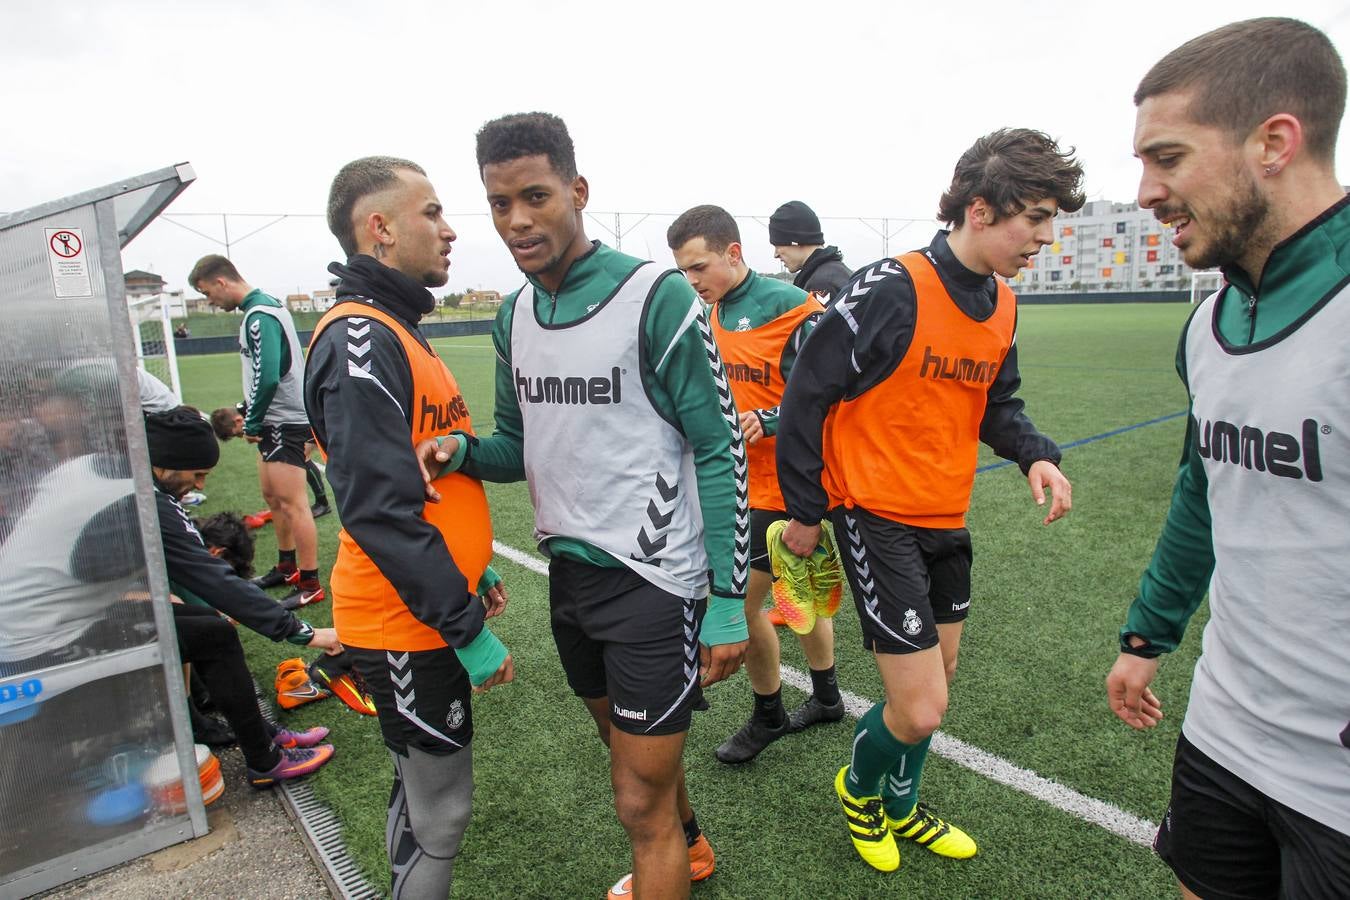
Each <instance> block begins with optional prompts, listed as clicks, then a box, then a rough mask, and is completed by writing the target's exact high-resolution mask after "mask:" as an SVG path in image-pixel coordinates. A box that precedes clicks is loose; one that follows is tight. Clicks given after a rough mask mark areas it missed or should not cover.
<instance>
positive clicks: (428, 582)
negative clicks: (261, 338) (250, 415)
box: [305, 320, 505, 683]
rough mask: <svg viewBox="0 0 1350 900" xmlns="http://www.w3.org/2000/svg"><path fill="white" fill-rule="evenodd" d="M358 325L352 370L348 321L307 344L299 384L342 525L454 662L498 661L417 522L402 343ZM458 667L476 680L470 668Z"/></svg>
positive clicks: (474, 602)
mask: <svg viewBox="0 0 1350 900" xmlns="http://www.w3.org/2000/svg"><path fill="white" fill-rule="evenodd" d="M362 324H363V326H364V325H367V324H368V325H370V329H369V332H366V334H368V336H369V340H370V347H369V349H368V350H366V351H364V353H363V356H362V358H361V359H360V360H359V365H358V364H356V363H357V362H358V361H357V360H349V359H348V352H347V347H348V343H349V342H348V340H347V329H348V327H349V326H348V324H347V321H346V320H343V321H337V322H334V323H332V324H331V325H329V326H328V328H327V329H326V330H325V331H324V332H323V333H322V334H321V335H320V336H319V340H318V341H316V342H315V344H314V346H313V348H312V350H311V352H310V361H309V365H308V366H307V371H306V377H305V408H306V410H307V412H308V414H309V418H310V422H311V424H312V425H313V427H314V431H315V435H316V437H318V439H319V442H320V444H321V446H322V447H323V449H324V452H325V453H326V454H327V456H328V471H327V475H328V481H329V483H330V484H331V485H332V487H333V496H334V498H335V499H336V501H337V505H338V511H339V515H340V516H341V518H342V526H343V528H345V529H346V531H347V533H348V534H350V535H351V537H352V539H353V540H354V541H356V543H357V544H358V545H359V546H360V547H361V549H362V550H363V551H364V552H365V553H366V555H368V556H369V557H370V559H371V560H372V561H373V562H374V563H375V565H376V566H377V567H378V568H379V570H380V572H381V573H382V574H383V575H384V577H385V578H387V579H388V580H389V582H390V583H391V584H392V585H393V586H394V589H395V590H396V591H398V595H399V597H400V598H401V599H402V600H403V602H404V603H405V604H407V606H408V609H409V610H410V611H411V612H412V614H413V616H414V617H415V618H416V619H417V620H418V621H420V622H422V623H423V624H425V625H427V626H428V627H430V628H434V629H435V630H436V631H437V632H439V633H440V635H441V637H442V638H443V639H444V640H445V642H446V643H447V644H449V645H450V646H451V647H453V648H455V649H456V650H457V651H460V652H461V659H463V658H464V655H463V654H464V653H465V652H468V653H471V654H479V653H480V651H481V652H483V653H488V651H491V653H490V655H496V656H499V657H504V656H505V648H502V647H501V644H500V643H499V642H497V641H496V638H494V637H493V636H492V634H491V632H489V631H487V629H485V628H484V627H483V613H484V609H483V603H482V602H481V601H480V600H479V599H478V597H477V596H475V595H474V594H473V593H472V591H471V588H472V587H473V586H471V585H469V584H468V583H467V581H466V579H465V576H464V574H463V573H462V572H461V571H460V570H459V568H458V566H456V565H455V561H454V559H453V557H452V556H451V554H450V553H449V551H448V550H447V548H446V545H445V539H444V538H443V537H442V536H441V533H440V532H439V531H438V530H437V529H436V528H435V526H433V525H432V524H430V523H429V522H427V521H426V519H424V518H423V516H422V508H423V482H422V475H421V470H420V469H419V468H418V465H417V460H416V458H415V457H414V456H413V453H412V448H411V446H410V443H409V441H410V434H411V426H410V424H409V423H410V419H409V418H408V409H409V407H410V404H411V400H412V381H411V376H410V374H409V369H408V363H407V360H406V358H405V357H404V355H403V348H402V345H401V344H400V343H399V340H398V338H397V337H395V336H394V334H393V333H392V332H390V331H389V329H388V328H387V327H386V326H384V325H383V324H381V323H378V322H374V321H370V320H367V321H366V322H364V323H362ZM367 363H368V366H367ZM489 645H490V646H489ZM498 651H500V653H498ZM475 659H476V656H475ZM479 662H480V663H482V664H483V665H486V662H483V661H482V660H479ZM498 664H500V659H498ZM465 667H466V668H469V669H470V674H471V675H473V674H475V667H474V666H471V665H470V663H469V661H466V662H465ZM491 668H492V669H494V670H495V669H496V666H495V665H494V666H492V667H491ZM476 683H477V682H476Z"/></svg>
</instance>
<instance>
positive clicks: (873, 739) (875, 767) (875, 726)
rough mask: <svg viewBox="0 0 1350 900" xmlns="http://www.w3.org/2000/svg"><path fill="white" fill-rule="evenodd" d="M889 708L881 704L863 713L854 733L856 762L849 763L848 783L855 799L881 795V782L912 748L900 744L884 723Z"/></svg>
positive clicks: (854, 756)
mask: <svg viewBox="0 0 1350 900" xmlns="http://www.w3.org/2000/svg"><path fill="white" fill-rule="evenodd" d="M885 706H886V704H885V703H884V702H882V703H878V704H877V705H875V706H873V707H872V708H871V709H869V710H868V711H867V712H865V713H863V717H862V718H861V719H859V720H858V725H857V727H856V728H854V729H853V758H852V759H851V760H849V766H848V775H847V776H846V777H845V779H844V781H845V782H846V786H847V787H848V791H849V793H850V794H852V795H853V796H855V797H875V796H877V795H878V794H879V793H881V790H880V785H881V779H882V778H883V777H884V776H885V774H886V773H887V772H889V771H890V770H891V769H892V768H894V767H895V765H896V763H898V762H899V760H900V758H901V757H902V756H903V755H904V754H905V752H906V751H907V750H909V745H908V744H903V743H901V742H900V741H899V740H897V739H896V737H895V735H893V734H891V730H890V729H889V728H887V727H886V723H885V722H884V721H882V718H881V711H882V709H884V708H885Z"/></svg>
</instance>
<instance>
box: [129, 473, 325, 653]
mask: <svg viewBox="0 0 1350 900" xmlns="http://www.w3.org/2000/svg"><path fill="white" fill-rule="evenodd" d="M155 511H156V512H157V513H158V514H159V537H160V542H161V543H163V545H164V564H165V568H166V569H168V574H169V580H170V581H172V582H173V583H175V584H180V585H182V586H183V587H184V588H185V589H186V590H189V591H191V592H192V593H194V594H196V595H197V596H198V597H200V598H201V599H202V600H204V601H206V603H207V604H208V605H209V606H211V607H212V608H214V609H217V610H219V611H220V612H223V613H224V614H225V615H227V616H229V617H230V618H231V619H234V620H235V621H238V622H242V623H243V624H244V625H246V626H247V627H249V628H251V629H253V630H254V631H256V632H258V634H261V635H262V636H263V637H268V638H271V639H272V640H274V641H281V640H285V639H286V638H288V637H290V636H291V635H293V634H295V633H297V632H299V631H301V630H302V629H303V628H304V627H305V626H304V624H303V623H302V622H301V621H300V620H299V619H297V618H296V617H295V616H293V615H291V613H290V612H289V611H288V610H285V609H283V608H282V607H281V606H279V605H278V604H277V601H275V600H273V599H272V598H271V597H269V596H267V594H265V593H263V592H262V590H261V589H259V588H257V587H255V586H254V585H252V584H250V583H249V582H247V581H245V580H244V579H242V578H240V577H239V576H238V575H236V574H234V569H232V568H230V565H229V564H228V563H227V562H225V561H224V560H223V559H220V558H219V557H215V556H212V555H211V553H210V551H209V550H207V549H206V545H205V544H203V543H202V538H201V535H199V534H198V533H197V527H196V526H195V525H193V524H192V520H191V519H190V518H188V514H187V513H186V512H185V511H184V510H183V507H181V506H179V505H178V504H177V503H176V502H174V500H173V499H172V498H171V497H170V496H169V495H168V494H166V493H164V492H163V491H155Z"/></svg>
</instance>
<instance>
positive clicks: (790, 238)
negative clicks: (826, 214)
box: [769, 200, 825, 247]
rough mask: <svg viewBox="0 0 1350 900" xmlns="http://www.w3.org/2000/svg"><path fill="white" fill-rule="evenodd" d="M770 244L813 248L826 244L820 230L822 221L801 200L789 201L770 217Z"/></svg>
mask: <svg viewBox="0 0 1350 900" xmlns="http://www.w3.org/2000/svg"><path fill="white" fill-rule="evenodd" d="M769 243H770V244H772V245H773V246H775V247H785V246H787V245H788V244H804V245H805V246H808V247H810V246H812V245H815V244H823V243H825V235H824V234H822V233H821V230H820V219H819V218H817V217H816V214H815V213H814V212H812V211H811V207H809V206H807V205H806V204H805V203H803V202H802V201H800V200H789V201H788V202H787V203H784V204H783V205H782V206H780V207H778V208H777V209H775V210H774V211H773V215H771V216H769Z"/></svg>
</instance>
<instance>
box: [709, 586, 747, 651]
mask: <svg viewBox="0 0 1350 900" xmlns="http://www.w3.org/2000/svg"><path fill="white" fill-rule="evenodd" d="M749 639H750V629H749V627H748V626H747V625H746V623H745V600H743V599H741V598H739V597H719V596H717V595H716V594H713V595H712V596H711V597H709V598H708V611H707V612H706V613H704V614H703V629H702V631H701V632H700V633H699V642H700V643H702V644H706V645H707V646H709V647H716V646H719V645H721V644H738V643H740V642H741V641H745V640H749Z"/></svg>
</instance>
